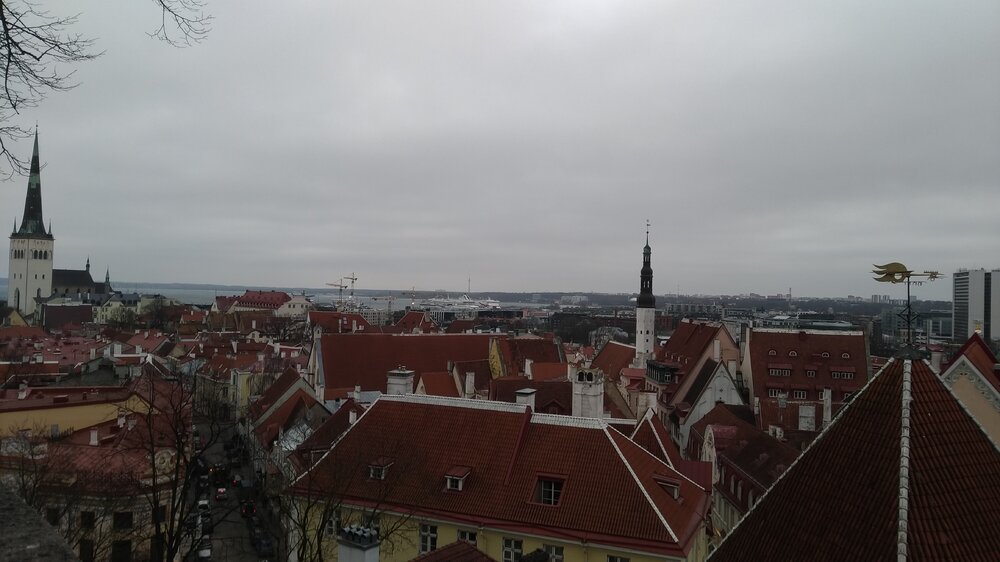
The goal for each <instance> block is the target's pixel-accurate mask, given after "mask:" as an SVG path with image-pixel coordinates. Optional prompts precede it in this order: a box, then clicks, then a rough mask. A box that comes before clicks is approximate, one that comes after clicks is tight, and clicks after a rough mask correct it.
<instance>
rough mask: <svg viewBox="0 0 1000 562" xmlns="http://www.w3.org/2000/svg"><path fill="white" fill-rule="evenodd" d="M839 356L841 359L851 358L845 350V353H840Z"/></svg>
mask: <svg viewBox="0 0 1000 562" xmlns="http://www.w3.org/2000/svg"><path fill="white" fill-rule="evenodd" d="M840 358H841V359H850V358H851V354H850V353H846V352H845V353H843V354H841V356H840Z"/></svg>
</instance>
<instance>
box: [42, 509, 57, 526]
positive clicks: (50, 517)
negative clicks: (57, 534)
mask: <svg viewBox="0 0 1000 562" xmlns="http://www.w3.org/2000/svg"><path fill="white" fill-rule="evenodd" d="M45 520H46V521H48V522H49V525H58V524H59V510H58V509H56V508H54V507H49V508H46V509H45Z"/></svg>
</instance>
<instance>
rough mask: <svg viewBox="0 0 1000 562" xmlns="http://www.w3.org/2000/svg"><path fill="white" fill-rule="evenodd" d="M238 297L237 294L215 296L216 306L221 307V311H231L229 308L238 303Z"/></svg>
mask: <svg viewBox="0 0 1000 562" xmlns="http://www.w3.org/2000/svg"><path fill="white" fill-rule="evenodd" d="M238 298H239V297H236V296H231V297H225V296H217V297H215V306H216V308H218V309H219V312H229V309H230V308H231V307H232V306H233V305H234V304H236V299H238Z"/></svg>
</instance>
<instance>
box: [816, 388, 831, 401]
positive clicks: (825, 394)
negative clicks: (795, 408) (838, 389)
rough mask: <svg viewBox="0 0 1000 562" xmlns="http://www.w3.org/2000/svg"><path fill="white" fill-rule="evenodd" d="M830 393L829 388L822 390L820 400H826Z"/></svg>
mask: <svg viewBox="0 0 1000 562" xmlns="http://www.w3.org/2000/svg"><path fill="white" fill-rule="evenodd" d="M828 392H830V389H829V388H822V389H820V391H819V399H820V400H826V396H827V393H828ZM831 398H832V396H831Z"/></svg>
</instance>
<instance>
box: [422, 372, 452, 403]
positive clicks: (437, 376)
mask: <svg viewBox="0 0 1000 562" xmlns="http://www.w3.org/2000/svg"><path fill="white" fill-rule="evenodd" d="M420 383H423V385H424V391H425V392H426V393H427V394H428V395H430V396H451V397H453V398H458V397H459V394H458V387H457V386H455V377H453V376H452V374H451V373H449V372H448V371H441V372H430V373H421V375H420V381H419V382H418V383H417V386H420Z"/></svg>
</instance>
